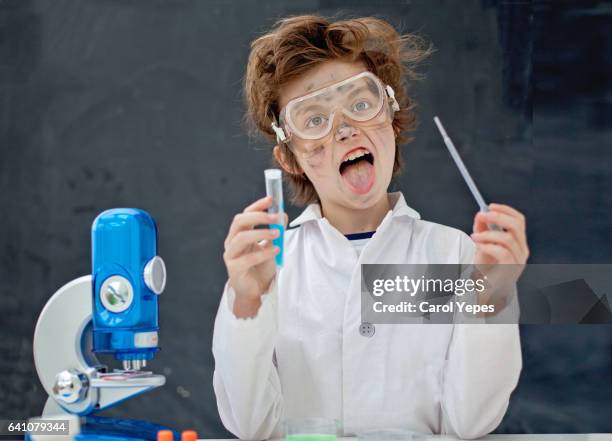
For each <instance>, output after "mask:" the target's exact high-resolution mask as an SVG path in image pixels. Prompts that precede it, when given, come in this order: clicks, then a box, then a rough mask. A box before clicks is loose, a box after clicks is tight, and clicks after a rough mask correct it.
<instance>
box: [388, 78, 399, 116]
mask: <svg viewBox="0 0 612 441" xmlns="http://www.w3.org/2000/svg"><path fill="white" fill-rule="evenodd" d="M385 90H386V91H387V95H389V99H390V100H391V108H392V109H393V110H395V111H396V112H399V110H400V106H399V104H398V102H397V100H396V99H395V91H394V90H393V88H392V87H391V86H389V85H388V84H387V85H386V86H385Z"/></svg>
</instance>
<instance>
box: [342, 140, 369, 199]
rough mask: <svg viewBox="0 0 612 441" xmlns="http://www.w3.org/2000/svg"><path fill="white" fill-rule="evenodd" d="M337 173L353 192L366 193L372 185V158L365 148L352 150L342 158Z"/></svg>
mask: <svg viewBox="0 0 612 441" xmlns="http://www.w3.org/2000/svg"><path fill="white" fill-rule="evenodd" d="M339 171H340V174H341V175H342V178H343V179H344V181H345V182H346V184H347V185H348V186H349V188H350V189H351V190H352V191H353V192H355V193H358V194H364V193H367V192H368V191H370V189H371V188H372V185H373V184H374V156H373V155H372V153H370V151H369V150H367V149H366V148H365V147H358V148H356V149H353V150H351V151H350V152H348V153H347V154H346V155H345V156H344V158H343V160H342V162H341V163H340V169H339Z"/></svg>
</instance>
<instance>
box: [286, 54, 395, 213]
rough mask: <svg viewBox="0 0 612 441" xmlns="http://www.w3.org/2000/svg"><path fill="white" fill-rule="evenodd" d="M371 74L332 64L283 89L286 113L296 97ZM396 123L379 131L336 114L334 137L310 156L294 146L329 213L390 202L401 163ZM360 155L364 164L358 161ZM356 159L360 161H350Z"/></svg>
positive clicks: (378, 127)
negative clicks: (397, 162)
mask: <svg viewBox="0 0 612 441" xmlns="http://www.w3.org/2000/svg"><path fill="white" fill-rule="evenodd" d="M365 71H367V68H366V67H365V65H363V64H362V63H350V62H343V61H326V62H324V63H322V64H320V65H318V66H316V67H314V68H313V69H312V70H310V71H308V72H307V73H306V74H304V75H302V76H300V77H298V78H296V79H294V80H292V81H291V82H289V83H288V84H286V85H285V86H283V88H282V89H281V91H280V103H279V104H280V108H281V109H282V108H284V107H285V105H286V104H287V103H288V102H289V101H291V100H292V99H294V98H297V97H301V96H303V95H306V94H308V93H311V92H313V91H316V90H318V89H321V88H323V87H326V86H329V85H331V84H334V83H337V82H340V81H342V80H345V79H347V78H349V77H352V76H354V75H356V74H359V73H361V72H365ZM385 105H386V104H385ZM384 111H385V112H386V111H387V109H384ZM391 120H392V118H386V121H387V122H385V123H384V124H382V125H381V124H378V125H375V126H373V125H367V124H359V123H355V122H352V121H351V120H350V119H347V118H346V117H345V116H344V115H343V114H342V112H336V116H335V121H334V126H333V127H332V131H331V134H330V135H329V136H327V137H326V138H324V139H323V140H321V141H320V142H319V144H318V145H317V146H316V148H314V149H313V148H310V149H309V153H308V154H303V152H302V151H301V150H300V141H299V140H297V139H292V141H291V144H290V146H291V149H292V151H293V152H294V154H295V156H296V159H297V161H298V164H299V165H300V167H301V168H302V170H303V171H304V173H306V176H308V178H309V179H310V181H311V182H312V184H313V185H314V187H315V190H316V192H317V194H318V196H319V198H320V200H321V202H322V204H323V206H324V207H325V208H326V209H327V208H331V206H337V207H342V208H348V209H366V208H369V207H372V206H373V205H374V204H376V203H377V202H379V201H380V200H381V198H382V197H386V194H387V188H388V187H389V183H390V182H391V176H392V173H393V163H394V160H395V136H394V133H393V128H392V125H391ZM277 151H278V149H277ZM359 155H363V156H362V157H361V158H362V159H359V158H356V156H359ZM350 157H353V158H354V159H353V160H350V161H346V160H347V159H349V158H350ZM343 163H344V164H343Z"/></svg>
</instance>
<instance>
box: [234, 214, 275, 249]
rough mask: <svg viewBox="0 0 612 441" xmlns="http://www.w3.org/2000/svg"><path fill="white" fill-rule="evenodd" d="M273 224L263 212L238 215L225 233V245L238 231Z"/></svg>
mask: <svg viewBox="0 0 612 441" xmlns="http://www.w3.org/2000/svg"><path fill="white" fill-rule="evenodd" d="M271 222H274V220H273V218H272V217H271V216H270V215H269V214H268V213H266V212H265V211H252V212H248V213H239V214H237V215H236V216H234V220H233V221H232V225H231V226H230V230H229V232H228V233H227V238H226V240H225V245H226V246H227V244H228V243H229V241H230V240H231V239H232V237H234V235H236V234H237V233H238V232H239V231H244V230H251V229H253V227H255V226H256V225H266V224H268V223H271Z"/></svg>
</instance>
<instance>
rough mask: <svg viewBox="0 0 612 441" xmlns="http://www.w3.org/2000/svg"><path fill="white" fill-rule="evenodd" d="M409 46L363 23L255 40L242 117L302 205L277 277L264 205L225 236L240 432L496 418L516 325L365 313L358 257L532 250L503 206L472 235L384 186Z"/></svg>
mask: <svg viewBox="0 0 612 441" xmlns="http://www.w3.org/2000/svg"><path fill="white" fill-rule="evenodd" d="M418 43H419V42H418V40H416V39H415V37H412V36H403V37H402V36H400V35H399V34H397V32H396V31H395V30H394V29H393V28H392V27H391V26H390V25H389V24H388V23H386V22H384V21H382V20H378V19H374V18H364V19H356V20H347V21H341V22H335V23H330V22H328V21H326V20H325V19H323V18H321V17H317V16H300V17H293V18H289V19H285V20H282V21H280V22H279V23H278V24H277V26H276V27H275V28H274V29H273V30H272V31H271V32H270V33H268V34H266V35H264V36H262V37H261V38H259V39H257V40H256V41H255V42H254V43H253V44H252V49H251V54H250V57H249V63H248V67H247V75H246V81H245V89H246V96H247V103H248V112H249V115H250V118H251V120H252V121H253V122H254V124H255V126H256V127H257V128H258V129H259V130H260V131H261V132H262V133H263V134H265V135H267V136H269V137H270V138H271V139H275V140H276V146H275V147H274V151H273V153H274V158H275V160H276V161H277V163H278V164H279V165H280V166H281V167H282V168H283V169H284V171H285V174H286V175H287V176H288V178H289V182H290V184H291V187H292V190H293V195H294V198H293V200H294V202H296V203H301V204H306V203H309V204H310V205H309V206H308V208H306V210H305V211H304V212H303V213H302V214H301V215H300V216H299V217H298V218H297V219H295V220H294V221H293V222H292V223H291V226H293V227H298V226H299V228H294V229H292V230H288V231H287V232H286V238H285V250H284V252H285V256H284V259H285V262H284V267H283V269H282V270H281V271H280V272H279V273H278V274H277V273H276V272H275V264H274V256H275V254H276V253H277V252H278V250H277V249H275V248H274V247H273V246H272V245H271V240H272V239H273V238H274V237H276V234H278V232H277V230H274V229H254V227H255V226H256V225H260V224H269V223H274V222H275V219H274V218H273V216H271V215H268V214H267V213H266V212H265V210H266V209H267V208H268V207H269V206H270V203H271V201H270V200H269V199H267V198H263V199H260V200H258V201H256V202H254V203H253V204H251V205H250V206H249V207H247V208H246V209H245V210H244V212H243V213H240V214H238V215H236V216H235V218H234V220H233V222H232V224H231V226H230V229H229V233H228V235H227V238H226V240H225V253H224V261H225V264H226V267H227V271H228V275H229V281H228V283H227V285H226V287H225V291H224V294H223V298H222V300H221V304H220V306H219V311H218V315H217V319H216V322H215V331H214V337H213V354H214V356H215V362H216V367H215V373H214V380H213V383H214V388H215V393H216V396H217V404H218V407H219V413H220V415H221V419H222V421H223V423H224V424H225V426H226V427H227V428H228V429H229V430H230V431H231V432H232V433H234V434H235V435H236V436H238V437H239V438H242V439H264V438H269V437H278V436H281V435H282V430H283V428H282V422H283V421H284V420H285V419H288V418H306V417H316V416H321V417H328V418H334V419H337V420H339V421H341V422H342V425H343V431H344V434H345V435H354V434H357V433H359V432H361V431H364V430H368V429H374V428H385V427H401V428H406V429H411V430H416V431H420V432H424V433H442V434H451V435H456V436H459V437H462V438H476V437H480V436H482V435H485V434H487V433H489V432H490V431H492V430H493V429H494V428H495V427H496V426H497V425H498V424H499V422H500V421H501V419H502V417H503V415H504V413H505V411H506V408H507V405H508V400H509V397H510V394H511V392H512V390H513V389H514V388H515V386H516V384H517V381H518V377H519V373H520V370H521V352H520V342H519V334H518V329H517V326H516V325H495V326H487V325H482V324H476V325H436V326H431V325H417V324H415V325H410V326H406V325H404V326H402V325H376V326H374V325H372V324H369V323H362V322H361V308H360V265H361V264H362V263H432V264H442V263H452V264H457V263H476V264H483V263H484V264H487V263H517V264H523V263H525V262H526V260H527V257H528V248H527V242H526V238H525V221H524V217H523V216H522V215H521V214H520V213H519V212H517V211H516V210H514V209H513V208H511V207H508V206H505V205H497V204H491V206H490V210H491V211H490V212H489V213H478V214H477V215H476V216H475V219H474V234H473V235H472V240H471V239H470V238H469V237H468V236H467V235H465V234H464V233H462V232H460V231H458V230H455V229H453V228H450V227H446V226H442V225H438V224H434V223H431V222H426V221H423V220H420V217H419V215H418V213H417V212H416V211H414V210H413V209H411V208H410V207H408V205H406V202H405V201H404V198H403V196H402V195H401V193H394V194H388V193H387V189H388V186H389V183H390V180H391V177H392V175H393V174H394V173H397V172H398V171H399V168H400V151H399V149H398V145H399V140H401V139H402V138H401V135H402V134H403V133H405V132H409V131H410V130H413V129H414V125H415V116H414V113H413V108H414V104H413V102H412V101H411V99H410V98H409V97H408V96H407V95H406V92H405V87H404V84H403V79H404V78H405V77H409V78H411V77H414V71H413V69H412V66H413V64H414V63H416V62H418V61H419V60H420V59H421V58H423V57H424V56H425V55H427V53H426V52H427V51H423V50H422V49H420V47H419V44H418ZM489 224H497V225H499V226H500V227H502V228H503V230H502V231H492V230H489V229H488V227H487V225H489Z"/></svg>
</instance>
